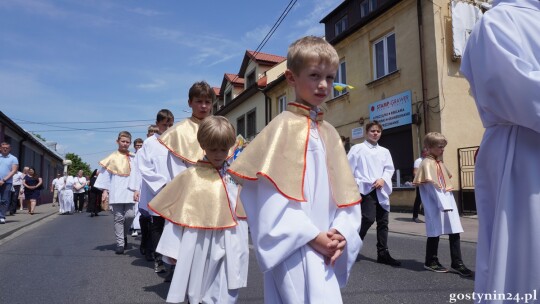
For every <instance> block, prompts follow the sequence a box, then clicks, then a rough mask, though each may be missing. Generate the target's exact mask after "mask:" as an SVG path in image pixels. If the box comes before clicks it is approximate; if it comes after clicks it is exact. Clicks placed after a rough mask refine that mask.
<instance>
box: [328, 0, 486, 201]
mask: <svg viewBox="0 0 540 304" xmlns="http://www.w3.org/2000/svg"><path fill="white" fill-rule="evenodd" d="M450 12H451V3H450V2H449V1H448V0H433V1H422V0H346V1H344V2H343V3H342V4H340V5H339V6H338V7H337V8H336V9H334V10H333V11H332V12H330V13H329V14H328V15H327V16H326V17H324V18H323V19H322V20H321V23H324V25H325V36H326V39H327V40H328V41H329V42H330V43H331V44H332V45H333V46H334V47H335V48H336V50H337V52H338V54H339V56H340V64H339V70H338V73H337V76H336V82H342V83H347V84H350V85H352V86H354V87H355V89H353V90H349V91H347V90H344V91H342V92H338V91H335V92H334V98H332V99H330V100H328V101H327V102H326V103H325V106H324V107H325V110H326V114H325V119H326V120H328V121H329V122H330V123H331V124H332V125H334V126H335V127H336V129H337V130H338V132H339V133H340V134H341V135H343V136H345V137H348V138H350V141H351V143H352V144H355V143H359V142H362V141H363V140H364V129H363V128H364V126H365V124H366V123H367V122H368V121H370V120H374V119H376V120H379V121H380V122H381V123H382V124H383V126H384V129H385V130H384V132H383V137H382V138H381V140H380V144H381V145H382V146H385V147H387V148H388V149H389V150H390V152H391V154H392V158H393V160H394V165H395V168H396V174H395V175H394V180H393V182H394V189H395V190H394V193H393V194H392V198H391V200H392V204H393V206H403V207H411V206H412V203H413V201H414V191H413V188H411V187H410V186H409V183H408V182H409V181H411V180H412V177H413V175H412V170H413V162H414V159H415V158H417V157H418V156H419V154H420V150H421V148H422V142H423V137H424V135H425V134H426V133H428V132H431V131H437V132H441V133H443V134H444V135H445V136H446V137H447V139H448V145H447V147H446V149H445V154H444V162H445V164H446V165H447V167H448V168H449V169H450V170H451V173H452V175H453V185H454V188H455V189H456V190H460V189H464V190H466V188H467V187H470V186H471V185H470V183H471V182H472V179H470V178H469V177H468V175H467V174H469V175H470V174H471V172H469V173H467V174H465V171H467V170H468V171H471V170H470V165H474V161H473V160H472V159H473V158H472V155H473V154H474V151H475V149H476V146H478V145H479V143H480V140H481V137H482V135H483V130H484V129H483V127H482V124H481V122H480V119H479V116H478V112H477V109H476V106H475V103H474V100H473V98H472V96H471V95H470V93H469V85H468V83H467V81H466V80H465V78H464V77H462V76H461V75H460V73H459V67H460V63H461V62H460V60H459V59H456V58H455V56H454V54H453V39H452V22H451V20H452V16H451V14H450ZM469 147H472V148H471V149H467V148H469ZM458 150H459V151H466V152H467V153H466V155H464V157H458ZM464 178H469V179H468V180H465V179H464ZM472 188H474V185H472ZM465 192H466V191H465ZM463 193H464V191H456V194H460V195H457V196H458V201H459V202H461V203H462V204H461V207H462V208H464V209H467V210H468V209H474V210H476V209H475V207H474V201H472V203H471V202H470V200H468V201H469V202H467V200H464V199H462V195H461V194H463ZM472 198H474V197H472ZM467 204H469V205H467ZM471 204H472V206H470V205H471ZM458 205H459V203H458ZM467 210H466V211H467Z"/></svg>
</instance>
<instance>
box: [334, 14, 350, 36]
mask: <svg viewBox="0 0 540 304" xmlns="http://www.w3.org/2000/svg"><path fill="white" fill-rule="evenodd" d="M347 26H348V21H347V15H345V16H344V17H343V18H341V19H339V21H338V22H336V25H335V32H336V36H337V35H339V34H341V33H343V32H344V31H345V30H346V29H347Z"/></svg>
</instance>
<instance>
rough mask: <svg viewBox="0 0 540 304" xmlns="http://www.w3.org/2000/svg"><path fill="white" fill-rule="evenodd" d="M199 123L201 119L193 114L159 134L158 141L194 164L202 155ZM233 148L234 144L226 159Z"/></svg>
mask: <svg viewBox="0 0 540 304" xmlns="http://www.w3.org/2000/svg"><path fill="white" fill-rule="evenodd" d="M200 123H201V120H200V119H198V118H196V117H193V116H191V117H190V118H189V119H184V120H183V121H181V122H179V123H177V124H175V125H174V126H172V127H171V128H169V129H168V130H167V131H165V132H164V133H163V134H161V136H160V137H159V138H158V141H159V142H160V143H161V144H162V145H164V146H165V148H167V150H169V151H171V153H172V154H174V155H175V156H176V157H179V158H181V159H182V160H184V161H185V162H188V163H190V164H195V163H197V161H198V160H200V159H203V157H204V151H203V149H202V148H201V145H200V144H199V141H198V140H197V132H198V131H199V124H200ZM235 149H236V145H234V146H233V147H232V148H231V150H230V151H229V156H228V157H227V159H229V158H231V157H232V156H233V155H234V150H235Z"/></svg>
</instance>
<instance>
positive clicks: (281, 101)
mask: <svg viewBox="0 0 540 304" xmlns="http://www.w3.org/2000/svg"><path fill="white" fill-rule="evenodd" d="M285 109H287V95H281V96H279V97H278V113H281V112H283V111H285Z"/></svg>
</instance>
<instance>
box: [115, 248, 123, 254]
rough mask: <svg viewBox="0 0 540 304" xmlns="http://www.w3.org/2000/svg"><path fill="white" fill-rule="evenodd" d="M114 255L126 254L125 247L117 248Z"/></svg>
mask: <svg viewBox="0 0 540 304" xmlns="http://www.w3.org/2000/svg"><path fill="white" fill-rule="evenodd" d="M114 253H116V254H124V246H117V247H116V251H115V252H114Z"/></svg>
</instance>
